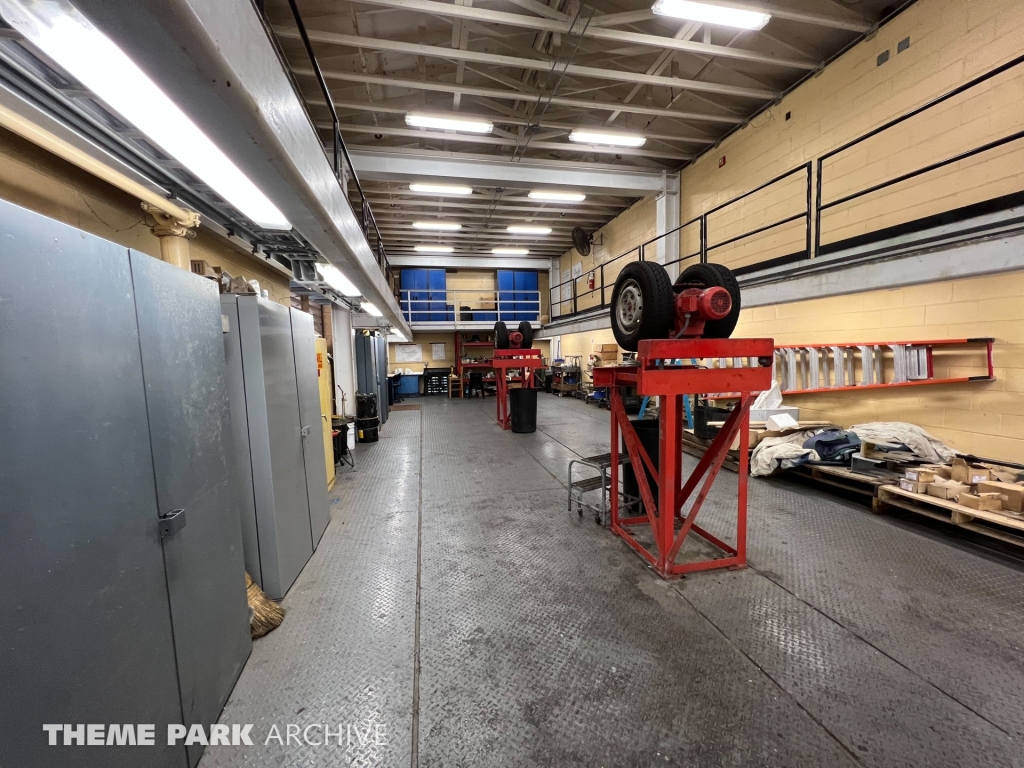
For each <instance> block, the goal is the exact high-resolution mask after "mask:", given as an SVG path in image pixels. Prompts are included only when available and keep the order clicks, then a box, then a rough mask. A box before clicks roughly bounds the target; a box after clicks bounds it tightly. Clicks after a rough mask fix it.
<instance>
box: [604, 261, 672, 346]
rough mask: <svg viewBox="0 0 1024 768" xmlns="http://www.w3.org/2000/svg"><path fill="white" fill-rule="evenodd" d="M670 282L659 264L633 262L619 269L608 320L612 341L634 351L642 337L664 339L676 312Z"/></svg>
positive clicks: (666, 273) (670, 328)
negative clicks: (610, 326) (609, 321)
mask: <svg viewBox="0 0 1024 768" xmlns="http://www.w3.org/2000/svg"><path fill="white" fill-rule="evenodd" d="M674 302H675V294H673V293H672V281H671V280H669V277H668V272H666V271H665V268H664V267H663V266H661V264H657V263H655V262H653V261H634V262H632V263H630V264H627V265H626V266H625V267H623V268H622V271H621V272H619V277H618V279H617V280H616V281H615V288H614V290H612V306H611V321H612V333H613V334H615V341H616V342H617V343H618V345H619V346H620V347H622V348H623V349H625V350H626V351H627V352H636V350H637V346H638V345H639V344H640V342H641V341H642V340H643V339H665V338H668V335H669V332H670V331H671V330H672V316H673V314H674V312H675V306H674Z"/></svg>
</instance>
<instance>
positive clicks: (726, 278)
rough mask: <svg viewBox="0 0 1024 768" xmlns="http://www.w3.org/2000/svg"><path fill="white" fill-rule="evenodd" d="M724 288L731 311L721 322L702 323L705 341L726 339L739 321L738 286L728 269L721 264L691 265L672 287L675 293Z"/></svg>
mask: <svg viewBox="0 0 1024 768" xmlns="http://www.w3.org/2000/svg"><path fill="white" fill-rule="evenodd" d="M715 287H719V288H725V290H727V291H728V292H729V295H730V296H731V297H732V309H731V310H729V314H728V315H726V316H725V317H723V318H722V319H721V320H708V321H707V322H706V323H704V338H705V339H728V338H729V337H730V336H732V332H733V331H734V330H736V323H737V322H738V321H739V319H740V284H739V283H737V282H736V278H735V277H734V276H733V274H732V272H731V271H730V270H729V268H728V267H724V266H722V265H721V264H693V265H691V266H689V267H687V268H686V269H684V270H683V272H682V274H681V275H679V277H677V278H676V282H675V285H673V286H672V288H673V290H674V291H675V292H676V293H680V292H682V291H683V290H684V289H686V288H701V289H704V288H715Z"/></svg>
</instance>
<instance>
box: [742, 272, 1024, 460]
mask: <svg viewBox="0 0 1024 768" xmlns="http://www.w3.org/2000/svg"><path fill="white" fill-rule="evenodd" d="M1022 295H1024V271H1021V272H1011V273H1007V274H1001V275H990V276H986V277H977V278H971V279H967V280H948V281H943V282H936V283H927V284H924V285H916V286H908V287H906V288H896V289H892V290H885V291H869V292H866V293H858V294H853V295H849V296H834V297H829V298H824V299H813V300H810V301H800V302H794V303H791V304H776V305H774V306H767V307H755V308H753V309H745V310H743V312H742V313H741V316H740V323H739V325H738V326H737V328H736V333H735V334H734V335H736V336H748V337H765V336H768V337H772V338H774V339H775V342H776V344H814V343H827V342H839V343H842V342H858V341H860V342H871V341H915V340H917V341H923V340H927V339H955V338H970V337H979V336H991V337H994V338H995V339H996V340H997V343H996V345H995V350H994V358H993V359H994V363H995V373H996V381H994V382H976V383H968V384H955V385H954V384H950V385H934V386H932V385H928V386H920V387H908V388H901V389H893V390H888V391H886V390H878V389H875V390H864V391H861V392H857V391H846V392H837V393H835V394H817V395H805V396H802V397H801V396H791V395H787V396H786V397H785V400H786V403H787V404H791V405H796V406H799V407H800V409H801V410H800V418H801V419H823V420H828V421H832V422H835V423H837V424H839V425H840V426H844V427H848V426H851V425H853V424H857V423H863V422H866V421H906V422H910V423H911V424H917V425H919V426H921V427H923V428H924V429H926V430H927V431H928V432H930V433H931V434H933V435H934V436H935V437H938V438H940V439H941V440H943V441H945V442H946V443H948V444H949V445H950V446H952V447H953V448H955V449H956V450H958V451H961V452H964V453H975V454H978V455H980V456H987V457H991V458H996V459H1004V460H1007V461H1017V462H1019V461H1021V460H1022V459H1024V301H1021V296H1022ZM969 362H970V365H968V363H969ZM936 372H937V374H938V375H947V376H950V377H952V376H966V375H976V374H983V373H985V370H984V365H983V358H981V357H980V355H972V356H971V357H970V358H968V357H967V356H960V355H952V356H946V357H944V358H938V362H937V371H936Z"/></svg>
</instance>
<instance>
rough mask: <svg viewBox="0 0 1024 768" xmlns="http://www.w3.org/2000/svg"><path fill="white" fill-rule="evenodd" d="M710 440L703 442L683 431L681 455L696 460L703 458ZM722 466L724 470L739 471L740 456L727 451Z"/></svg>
mask: <svg viewBox="0 0 1024 768" xmlns="http://www.w3.org/2000/svg"><path fill="white" fill-rule="evenodd" d="M711 442H712V441H711V440H704V439H702V438H699V437H697V436H696V435H695V434H693V432H691V431H690V430H688V429H684V430H683V453H688V454H690V455H691V456H696V457H697V458H698V459H699V458H701V457H703V456H704V454H705V453H706V452H707V450H708V447H709V446H710V445H711ZM722 466H723V467H725V468H726V469H729V470H732V471H733V472H739V471H740V455H739V453H737V452H736V451H729V452H728V453H727V454H726V455H725V461H723V462H722Z"/></svg>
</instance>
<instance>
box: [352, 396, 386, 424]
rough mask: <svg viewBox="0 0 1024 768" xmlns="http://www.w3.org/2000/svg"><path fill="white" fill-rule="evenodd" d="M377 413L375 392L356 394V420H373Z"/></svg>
mask: <svg viewBox="0 0 1024 768" xmlns="http://www.w3.org/2000/svg"><path fill="white" fill-rule="evenodd" d="M379 415H380V414H379V413H378V412H377V393H376V392H356V419H375V418H377V417H378V416H379Z"/></svg>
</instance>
